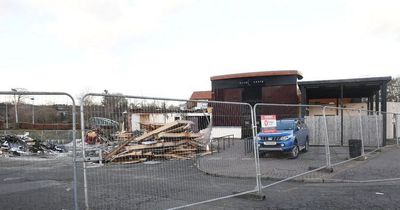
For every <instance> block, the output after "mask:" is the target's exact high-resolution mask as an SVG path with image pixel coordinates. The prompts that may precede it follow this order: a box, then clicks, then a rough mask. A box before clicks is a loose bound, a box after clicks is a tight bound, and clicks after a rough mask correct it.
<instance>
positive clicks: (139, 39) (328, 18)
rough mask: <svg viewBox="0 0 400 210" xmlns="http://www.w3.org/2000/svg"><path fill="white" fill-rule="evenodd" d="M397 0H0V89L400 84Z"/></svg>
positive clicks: (182, 93) (183, 90) (150, 91)
mask: <svg viewBox="0 0 400 210" xmlns="http://www.w3.org/2000/svg"><path fill="white" fill-rule="evenodd" d="M399 11H400V1H398V0H392V1H390V0H379V1H377V0H376V1H367V0H360V1H355V0H334V1H332V0H302V1H299V0H260V1H256V0H251V1H250V0H243V1H234V0H142V1H137V0H131V1H128V0H125V1H116V0H112V1H111V0H108V1H106V0H64V1H61V0H58V1H56V0H0V72H1V77H0V78H1V81H0V90H2V91H8V90H10V89H11V88H26V89H28V90H30V91H64V92H69V93H71V94H72V95H74V96H79V95H80V94H81V93H83V92H102V91H103V90H104V89H107V90H109V92H111V93H116V92H119V93H124V94H127V95H138V96H160V97H169V98H189V97H190V95H191V93H192V91H195V90H209V89H211V82H210V77H211V76H214V75H220V74H231V73H242V72H253V71H266V70H300V71H301V72H302V73H303V75H304V80H316V79H339V78H355V77H365V76H399V75H400V12H399Z"/></svg>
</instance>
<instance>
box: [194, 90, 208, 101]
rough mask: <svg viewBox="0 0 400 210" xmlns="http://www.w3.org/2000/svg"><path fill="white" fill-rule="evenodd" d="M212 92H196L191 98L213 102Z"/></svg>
mask: <svg viewBox="0 0 400 210" xmlns="http://www.w3.org/2000/svg"><path fill="white" fill-rule="evenodd" d="M211 99H212V92H211V91H194V92H193V93H192V96H190V100H211Z"/></svg>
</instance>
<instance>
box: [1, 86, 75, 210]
mask: <svg viewBox="0 0 400 210" xmlns="http://www.w3.org/2000/svg"><path fill="white" fill-rule="evenodd" d="M75 133H76V130H75V102H74V100H73V98H72V97H71V96H70V95H69V94H66V93H46V92H26V91H23V92H21V91H18V90H13V92H0V145H1V148H0V189H1V190H0V209H78V200H77V195H78V189H77V187H76V186H77V185H76V183H77V182H76V180H77V176H78V175H77V170H76V169H77V168H76V165H75V164H74V163H75V158H76V157H75V156H74V155H75V153H74V149H75V147H74V146H75V141H74V140H75V139H76V137H75Z"/></svg>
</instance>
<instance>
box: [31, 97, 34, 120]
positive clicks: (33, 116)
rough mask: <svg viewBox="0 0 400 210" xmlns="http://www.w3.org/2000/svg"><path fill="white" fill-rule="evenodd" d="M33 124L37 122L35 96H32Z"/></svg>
mask: <svg viewBox="0 0 400 210" xmlns="http://www.w3.org/2000/svg"><path fill="white" fill-rule="evenodd" d="M31 100H32V124H35V98H34V97H32V98H31Z"/></svg>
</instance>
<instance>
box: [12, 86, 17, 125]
mask: <svg viewBox="0 0 400 210" xmlns="http://www.w3.org/2000/svg"><path fill="white" fill-rule="evenodd" d="M11 91H13V92H15V93H14V112H15V124H18V101H17V99H16V96H17V92H18V91H17V89H15V88H11Z"/></svg>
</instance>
